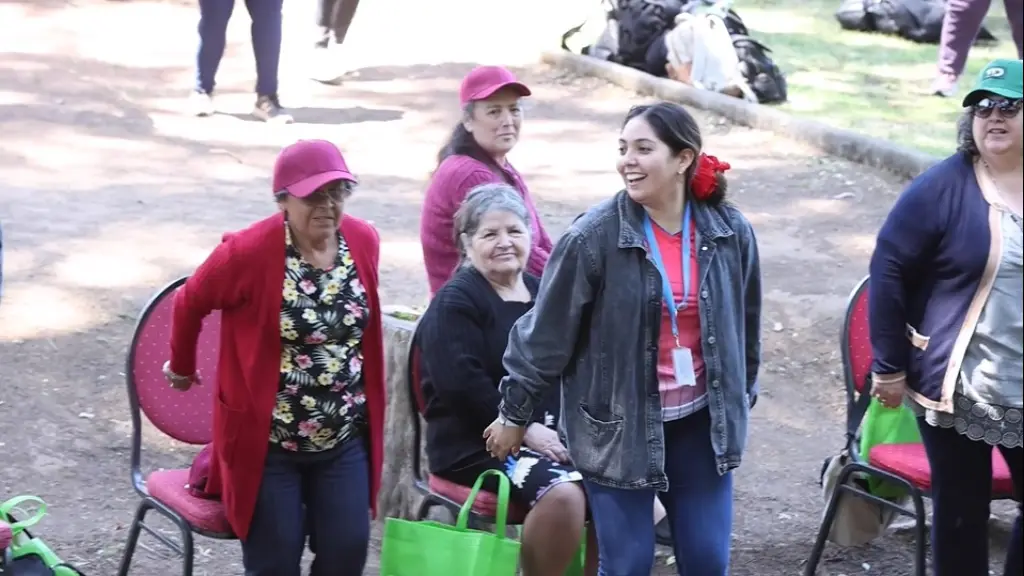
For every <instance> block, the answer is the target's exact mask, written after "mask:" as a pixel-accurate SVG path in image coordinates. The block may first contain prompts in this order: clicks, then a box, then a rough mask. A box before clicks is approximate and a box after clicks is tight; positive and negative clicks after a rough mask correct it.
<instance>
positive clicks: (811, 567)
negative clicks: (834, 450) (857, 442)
mask: <svg viewBox="0 0 1024 576" xmlns="http://www.w3.org/2000/svg"><path fill="white" fill-rule="evenodd" d="M849 476H850V474H843V473H840V475H839V481H838V482H836V489H835V491H834V492H832V497H831V498H829V500H828V506H827V507H826V508H825V515H824V516H823V517H822V519H821V526H820V527H819V528H818V536H817V537H816V538H815V539H814V546H813V547H812V548H811V555H810V556H809V557H808V558H807V566H806V567H805V568H804V576H814V575H815V573H816V572H817V570H818V563H820V562H821V555H822V553H823V552H824V551H825V543H826V542H827V541H828V534H829V532H831V531H832V524H833V523H834V522H835V520H836V514H837V513H838V512H839V498H840V496H841V495H842V494H843V493H844V492H846V491H845V490H843V483H844V482H846V480H847V479H848V478H849Z"/></svg>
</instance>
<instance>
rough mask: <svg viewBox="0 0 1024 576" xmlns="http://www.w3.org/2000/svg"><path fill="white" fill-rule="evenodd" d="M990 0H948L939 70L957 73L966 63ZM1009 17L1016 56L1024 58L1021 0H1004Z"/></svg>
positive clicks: (1023, 26) (943, 72) (1022, 0)
mask: <svg viewBox="0 0 1024 576" xmlns="http://www.w3.org/2000/svg"><path fill="white" fill-rule="evenodd" d="M991 4H992V0H949V2H948V4H946V17H945V18H944V19H943V20H942V38H941V39H940V40H939V72H940V73H942V74H952V75H953V76H960V75H961V74H963V72H964V66H966V65H967V54H968V53H969V52H970V51H971V46H973V45H974V39H975V38H976V37H977V36H978V32H979V31H981V25H982V23H983V22H984V20H985V16H986V15H987V14H988V9H989V6H990V5H991ZM1003 5H1004V6H1005V7H1006V17H1007V19H1008V20H1009V21H1010V30H1011V31H1012V33H1013V41H1014V43H1015V44H1016V45H1017V58H1024V0H1003Z"/></svg>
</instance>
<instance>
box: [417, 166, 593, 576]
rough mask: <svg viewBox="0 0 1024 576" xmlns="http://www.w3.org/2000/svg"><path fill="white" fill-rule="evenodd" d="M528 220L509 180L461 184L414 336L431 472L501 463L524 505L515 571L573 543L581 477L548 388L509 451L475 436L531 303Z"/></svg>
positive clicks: (582, 507)
mask: <svg viewBox="0 0 1024 576" xmlns="http://www.w3.org/2000/svg"><path fill="white" fill-rule="evenodd" d="M529 222H530V211H529V209H528V208H527V206H526V203H525V202H524V201H523V197H522V195H521V194H520V193H519V192H518V191H517V190H516V189H515V188H514V187H512V186H511V185H509V184H504V183H494V184H484V185H481V186H478V187H476V188H474V189H473V190H472V191H470V193H469V194H468V195H467V196H466V199H465V201H464V202H463V203H462V205H461V206H460V207H459V209H458V211H457V212H456V214H455V218H454V223H455V233H454V237H455V244H456V246H457V247H458V249H459V253H460V255H461V266H460V267H459V268H458V269H457V271H456V272H455V275H454V276H453V277H452V278H451V280H449V281H448V282H447V283H446V284H445V285H444V286H442V287H441V289H440V290H438V291H437V293H436V294H435V296H434V298H433V299H432V300H431V303H430V306H429V308H428V309H427V311H426V313H424V315H423V317H422V318H421V320H420V322H419V325H418V326H417V329H416V336H415V343H416V346H417V347H418V348H419V353H420V354H419V358H420V374H421V375H422V379H421V386H422V390H423V397H424V400H425V410H424V417H425V419H426V421H427V434H426V436H427V455H428V459H429V461H430V471H431V473H432V474H434V475H435V476H439V477H441V478H444V479H446V480H448V481H451V482H455V483H457V484H461V485H464V486H472V485H473V483H474V482H475V481H476V479H477V477H478V476H479V475H480V474H481V473H483V472H485V471H487V470H502V471H504V472H505V473H506V474H507V475H508V476H509V478H510V479H511V480H512V496H513V498H514V499H516V500H517V501H518V502H519V503H521V504H522V505H523V506H526V507H528V509H529V510H530V511H529V513H528V514H527V516H526V522H525V525H524V530H523V547H522V562H521V564H522V567H523V574H524V575H525V576H561V575H562V574H564V573H565V570H566V569H567V568H568V566H569V564H570V563H571V562H572V560H573V557H574V555H575V554H576V552H577V550H578V548H579V544H580V540H581V538H582V535H583V530H584V524H585V520H586V508H587V503H586V497H585V495H584V492H583V488H582V486H581V481H582V477H581V476H580V474H579V472H577V471H576V470H575V468H573V466H572V464H571V463H570V461H569V456H568V452H567V451H566V448H565V446H564V445H563V444H562V442H561V441H560V440H559V437H558V433H557V432H556V425H557V421H558V416H559V409H560V406H559V402H560V401H559V397H558V394H549V395H548V398H546V402H545V403H544V404H543V406H540V407H539V409H538V410H537V411H536V412H535V413H534V414H535V417H534V419H533V421H532V422H531V423H530V425H529V428H528V430H527V432H526V439H525V448H524V449H523V450H522V451H521V452H520V453H519V455H518V457H515V458H512V457H510V458H508V459H506V460H505V461H500V460H497V459H495V458H493V457H492V456H491V455H490V454H488V452H487V449H486V447H485V445H484V439H483V437H482V436H481V433H482V431H483V430H484V428H486V427H487V425H488V424H490V423H491V421H493V420H494V418H495V417H496V416H497V414H498V404H499V403H500V402H501V394H500V393H499V392H498V382H500V381H501V379H502V377H504V376H505V369H504V367H503V366H502V355H503V354H504V352H505V347H506V345H507V344H508V335H509V330H510V329H511V328H512V325H513V324H515V322H516V320H518V319H519V318H520V317H521V316H522V315H523V314H524V313H526V311H528V310H529V309H530V308H532V307H533V301H534V298H535V297H536V295H537V289H538V287H539V280H538V279H537V277H535V276H532V275H530V274H528V273H526V272H525V268H526V263H527V258H528V257H529V253H530V244H531V238H530V224H529ZM485 489H489V490H492V491H494V490H496V486H494V485H493V484H492V485H491V486H487V485H486V484H485ZM596 548H597V547H596V546H590V547H589V549H591V550H596ZM594 564H595V565H596V563H594Z"/></svg>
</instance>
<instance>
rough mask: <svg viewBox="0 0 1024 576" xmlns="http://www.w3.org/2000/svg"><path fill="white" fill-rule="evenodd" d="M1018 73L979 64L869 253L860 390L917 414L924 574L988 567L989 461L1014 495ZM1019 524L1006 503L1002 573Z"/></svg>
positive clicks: (1021, 177) (1009, 63)
mask: <svg viewBox="0 0 1024 576" xmlns="http://www.w3.org/2000/svg"><path fill="white" fill-rule="evenodd" d="M1022 78H1024V68H1022V62H1021V60H994V61H992V62H990V63H989V64H988V65H987V66H986V67H985V69H984V70H982V72H981V74H980V76H979V77H978V81H977V84H976V85H975V87H974V89H973V90H971V92H970V93H968V94H967V97H966V98H964V101H963V105H964V114H963V116H962V117H961V120H960V123H959V133H958V136H957V144H958V150H957V152H956V153H955V154H953V155H952V156H950V157H949V158H947V159H945V160H943V161H941V162H939V163H938V164H936V165H935V166H934V167H932V168H930V169H929V170H928V171H926V172H925V173H924V174H922V175H920V176H918V177H917V178H916V179H915V180H914V181H913V182H912V183H911V184H910V186H909V187H908V188H907V189H906V191H904V192H903V194H902V195H901V196H900V198H899V199H898V200H897V201H896V204H895V205H894V206H893V208H892V211H891V212H890V213H889V216H888V218H887V219H886V221H885V224H883V225H882V229H881V231H880V232H879V233H878V241H877V243H876V247H875V252H874V254H873V255H872V257H871V284H870V287H869V290H870V293H869V296H868V301H869V308H870V311H869V317H870V326H871V347H872V353H873V357H874V361H873V365H872V372H873V378H872V382H873V387H872V394H873V395H874V396H875V397H876V398H878V399H879V401H880V402H881V403H882V404H883V405H885V406H888V407H897V406H899V405H900V403H903V402H906V403H907V404H908V405H909V406H910V407H911V408H912V409H914V410H915V411H916V413H917V415H918V427H919V428H920V430H921V439H922V441H923V442H924V447H925V451H926V452H927V454H928V463H929V465H930V467H931V476H932V488H931V496H932V502H933V518H932V546H931V549H932V563H933V565H934V574H935V576H984V575H987V574H990V573H991V572H989V564H988V518H989V502H990V500H991V498H992V485H993V481H992V470H993V467H994V466H997V467H999V468H1000V469H1002V470H1004V474H1005V469H1006V468H1009V472H1010V476H1011V477H1012V483H1013V487H1012V488H1013V492H1014V494H1016V495H1017V498H1018V499H1019V498H1020V496H1021V495H1022V494H1024V447H1022V444H1021V435H1022V420H1024V402H1022V393H1024V312H1022V309H1024V282H1022V275H1024V265H1022V262H1024V251H1022V245H1024V228H1022V224H1021V212H1022V206H1021V198H1022V196H1024V172H1022V164H1024V163H1022V138H1021V134H1022V132H1024V130H1022V119H1021V98H1022V97H1024V82H1022ZM1018 506H1019V504H1018ZM1021 523H1022V520H1021V514H1020V512H1019V511H1018V515H1017V519H1016V522H1015V523H1014V528H1013V536H1012V539H1011V542H1010V545H1009V547H1008V552H1007V558H1006V566H1005V571H1004V574H1005V575H1006V576H1020V575H1021V574H1024V543H1022V541H1021V530H1022V526H1021Z"/></svg>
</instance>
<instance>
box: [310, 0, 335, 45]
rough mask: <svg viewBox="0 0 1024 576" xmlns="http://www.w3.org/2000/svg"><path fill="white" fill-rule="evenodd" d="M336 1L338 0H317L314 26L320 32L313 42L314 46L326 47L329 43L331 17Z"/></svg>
mask: <svg viewBox="0 0 1024 576" xmlns="http://www.w3.org/2000/svg"><path fill="white" fill-rule="evenodd" d="M337 3H338V0H317V2H316V26H317V29H318V30H319V32H320V34H319V35H318V36H317V39H316V42H314V43H313V47H314V48H327V46H328V45H329V44H330V43H331V36H332V32H331V19H332V16H333V15H334V7H335V5H337Z"/></svg>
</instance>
